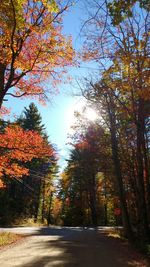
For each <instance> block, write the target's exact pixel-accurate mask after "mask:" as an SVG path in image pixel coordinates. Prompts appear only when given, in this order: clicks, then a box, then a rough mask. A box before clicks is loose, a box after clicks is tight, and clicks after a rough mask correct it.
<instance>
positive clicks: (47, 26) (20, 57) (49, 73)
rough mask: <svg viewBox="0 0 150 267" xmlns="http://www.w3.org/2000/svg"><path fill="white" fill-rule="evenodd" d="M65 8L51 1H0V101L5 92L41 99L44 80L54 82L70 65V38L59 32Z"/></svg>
mask: <svg viewBox="0 0 150 267" xmlns="http://www.w3.org/2000/svg"><path fill="white" fill-rule="evenodd" d="M68 3H69V2H68ZM67 8H68V5H65V6H62V4H61V3H60V4H59V3H58V4H56V2H55V1H44V0H43V1H36V0H30V1H27V0H9V1H5V0H2V1H1V9H0V25H1V27H0V31H1V36H0V84H1V85H0V103H1V104H2V102H3V98H4V96H5V95H11V96H14V97H21V96H29V95H30V96H37V97H38V99H39V100H42V101H43V100H45V99H46V94H45V93H48V92H50V90H48V88H47V84H46V83H45V81H46V80H47V79H49V81H50V80H51V81H53V84H56V83H58V82H59V81H60V78H61V77H62V74H63V73H65V67H66V66H68V65H71V64H72V60H73V56H74V51H73V49H72V40H71V38H70V37H65V36H64V35H63V34H62V26H61V22H62V14H63V13H64V12H65V11H66V10H67ZM11 88H13V89H14V90H13V92H12V90H11V92H9V90H10V89H11ZM50 93H51V92H50Z"/></svg>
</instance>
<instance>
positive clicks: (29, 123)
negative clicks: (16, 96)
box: [17, 103, 45, 135]
mask: <svg viewBox="0 0 150 267" xmlns="http://www.w3.org/2000/svg"><path fill="white" fill-rule="evenodd" d="M17 123H19V124H20V125H21V127H22V128H23V129H25V130H34V131H37V132H38V133H39V134H41V135H43V134H45V126H44V124H42V117H41V115H40V113H39V111H38V109H37V107H36V105H35V104H34V103H31V104H30V105H29V107H28V108H27V107H25V108H24V111H23V114H22V115H21V116H20V117H19V118H18V120H17Z"/></svg>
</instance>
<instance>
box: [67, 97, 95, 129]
mask: <svg viewBox="0 0 150 267" xmlns="http://www.w3.org/2000/svg"><path fill="white" fill-rule="evenodd" d="M75 112H79V113H80V114H81V116H82V117H83V118H84V119H86V120H88V121H93V122H94V121H95V120H97V119H98V114H97V113H96V111H95V110H94V109H92V108H90V107H88V106H87V105H86V102H85V101H84V100H82V101H80V102H77V103H75V104H74V105H72V106H70V107H69V109H67V111H66V128H67V130H68V129H71V127H72V126H73V125H74V124H75V123H76V117H75ZM69 131H70V130H69Z"/></svg>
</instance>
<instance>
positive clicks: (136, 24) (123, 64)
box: [60, 1, 150, 242]
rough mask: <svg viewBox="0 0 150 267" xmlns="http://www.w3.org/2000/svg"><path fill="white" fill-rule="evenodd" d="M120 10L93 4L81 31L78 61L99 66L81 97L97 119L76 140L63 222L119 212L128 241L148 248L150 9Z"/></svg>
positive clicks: (65, 180)
mask: <svg viewBox="0 0 150 267" xmlns="http://www.w3.org/2000/svg"><path fill="white" fill-rule="evenodd" d="M141 2H142V1H141ZM119 3H120V2H118V1H113V2H112V4H109V5H108V4H107V3H103V5H102V6H100V4H99V2H98V1H97V2H96V1H94V2H90V10H91V12H93V15H91V14H90V15H91V16H90V17H89V19H88V20H87V22H86V23H85V24H84V25H85V27H86V29H85V35H84V38H85V43H84V51H83V53H82V57H83V59H84V60H89V61H91V60H92V61H95V62H97V63H98V64H99V65H98V66H99V76H98V77H97V80H96V79H95V78H92V77H91V79H90V78H86V79H85V82H84V86H82V85H81V89H82V90H81V91H82V94H83V95H84V97H85V98H86V99H87V101H88V103H89V105H90V106H91V107H92V108H93V109H95V110H96V112H97V114H99V119H98V121H97V123H95V124H91V125H89V126H88V127H87V123H86V124H85V126H83V124H82V126H80V127H79V128H77V132H76V134H75V136H74V138H73V140H74V148H73V149H72V151H71V155H70V159H69V161H68V165H67V168H66V170H65V172H64V173H63V175H62V179H61V185H62V188H63V190H62V191H61V192H60V198H61V199H62V201H63V203H64V206H63V211H62V216H63V217H64V221H67V223H68V224H70V223H71V220H70V218H75V222H76V224H80V223H82V224H84V223H85V224H86V223H92V224H93V225H97V224H99V223H101V222H102V223H103V224H108V223H109V224H111V223H112V222H114V221H115V214H116V215H117V214H118V217H119V216H120V215H119V214H120V212H121V218H120V219H119V220H122V223H123V226H124V231H125V234H126V236H128V238H130V239H134V238H136V239H138V240H140V241H141V242H145V241H146V242H148V241H149V238H150V232H149V230H150V229H149V225H150V160H149V156H150V80H149V77H150V50H149V45H150V38H149V33H150V32H149V30H150V29H149V19H150V16H149V5H148V3H145V5H144V3H143V2H142V3H140V5H139V4H138V1H134V3H132V5H129V6H128V5H125V7H124V6H123V5H124V4H125V3H126V1H121V3H120V4H119ZM117 4H118V6H117ZM131 6H132V7H131ZM91 7H93V9H91ZM123 7H124V8H125V9H123ZM123 10H124V11H123ZM119 16H120V17H119ZM92 76H93V77H94V75H92ZM79 125H80V120H79ZM66 197H67V200H66V199H65V198H66ZM78 214H79V217H78ZM68 220H69V221H68Z"/></svg>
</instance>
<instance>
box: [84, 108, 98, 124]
mask: <svg viewBox="0 0 150 267" xmlns="http://www.w3.org/2000/svg"><path fill="white" fill-rule="evenodd" d="M84 116H85V118H87V119H88V120H90V121H95V120H97V118H98V115H97V113H96V112H95V110H94V109H92V108H89V107H86V108H85V114H84Z"/></svg>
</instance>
